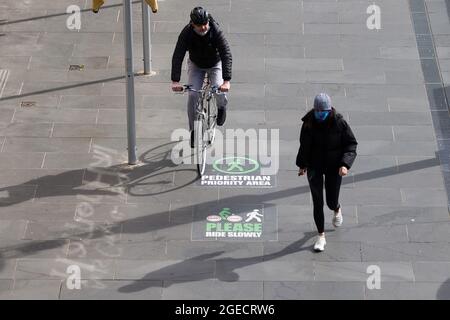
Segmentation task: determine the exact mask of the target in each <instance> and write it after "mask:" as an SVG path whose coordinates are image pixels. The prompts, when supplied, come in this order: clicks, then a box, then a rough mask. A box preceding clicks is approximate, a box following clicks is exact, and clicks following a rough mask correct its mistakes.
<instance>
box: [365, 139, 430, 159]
mask: <svg viewBox="0 0 450 320" xmlns="http://www.w3.org/2000/svg"><path fill="white" fill-rule="evenodd" d="M436 149H437V148H436V146H435V145H434V143H430V142H429V141H427V142H425V141H415V142H411V141H395V142H389V141H366V142H365V143H364V144H361V145H359V146H358V151H359V152H358V153H359V154H361V155H366V156H368V155H382V156H422V157H426V156H434V155H435V152H436Z"/></svg>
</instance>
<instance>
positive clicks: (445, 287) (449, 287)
mask: <svg viewBox="0 0 450 320" xmlns="http://www.w3.org/2000/svg"><path fill="white" fill-rule="evenodd" d="M436 299H438V300H450V278H449V279H447V281H445V282H444V283H443V284H442V285H441V287H440V288H439V290H438V292H437V295H436Z"/></svg>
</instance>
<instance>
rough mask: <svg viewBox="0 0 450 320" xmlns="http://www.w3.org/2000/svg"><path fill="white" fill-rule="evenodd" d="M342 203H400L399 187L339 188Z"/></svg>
mask: <svg viewBox="0 0 450 320" xmlns="http://www.w3.org/2000/svg"><path fill="white" fill-rule="evenodd" d="M340 198H341V199H342V200H341V201H342V203H346V204H348V205H361V204H365V205H367V204H392V205H394V204H397V205H398V204H400V203H401V200H402V199H401V195H400V190H399V189H394V188H362V187H359V188H355V189H345V188H343V189H341V193H340Z"/></svg>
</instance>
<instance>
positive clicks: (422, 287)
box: [366, 282, 450, 300]
mask: <svg viewBox="0 0 450 320" xmlns="http://www.w3.org/2000/svg"><path fill="white" fill-rule="evenodd" d="M449 296H450V295H449V289H448V285H445V284H441V283H433V282H414V283H395V284H394V283H384V284H381V288H380V289H379V290H377V289H374V290H368V289H366V299H367V300H436V299H445V300H447V299H449Z"/></svg>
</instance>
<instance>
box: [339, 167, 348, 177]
mask: <svg viewBox="0 0 450 320" xmlns="http://www.w3.org/2000/svg"><path fill="white" fill-rule="evenodd" d="M347 173H348V169H347V168H346V167H344V166H342V167H340V168H339V175H340V176H341V177H343V176H346V175H347Z"/></svg>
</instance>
